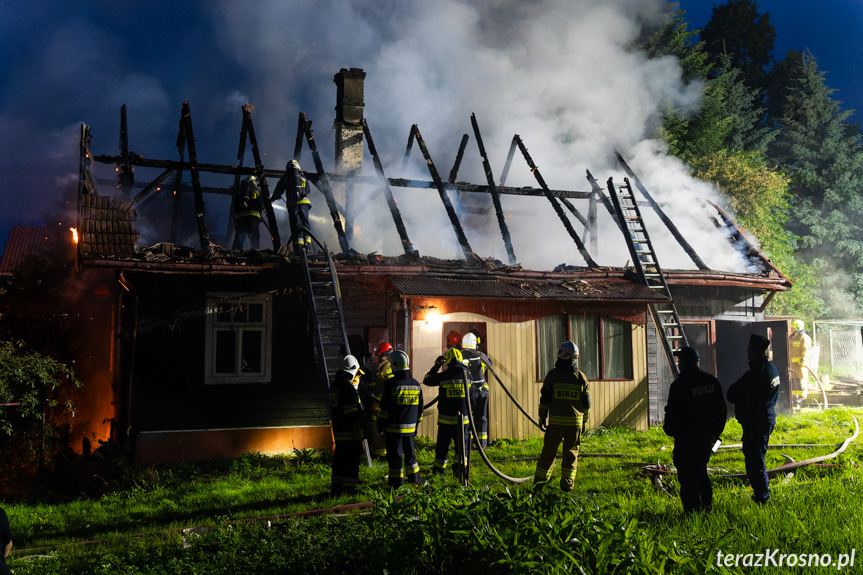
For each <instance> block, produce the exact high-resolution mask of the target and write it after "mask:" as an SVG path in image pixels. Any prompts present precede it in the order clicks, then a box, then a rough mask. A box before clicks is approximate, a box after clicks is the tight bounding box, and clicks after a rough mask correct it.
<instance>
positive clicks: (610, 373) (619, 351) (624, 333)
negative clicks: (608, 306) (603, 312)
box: [602, 318, 632, 379]
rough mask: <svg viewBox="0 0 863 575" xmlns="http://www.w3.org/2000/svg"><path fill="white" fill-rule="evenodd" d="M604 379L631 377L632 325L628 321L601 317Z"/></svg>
mask: <svg viewBox="0 0 863 575" xmlns="http://www.w3.org/2000/svg"><path fill="white" fill-rule="evenodd" d="M602 331H603V336H604V340H605V341H604V342H603V344H604V348H603V355H604V357H603V361H604V364H605V377H606V379H632V327H631V326H630V323H629V322H628V321H623V320H620V319H607V318H605V319H603V320H602Z"/></svg>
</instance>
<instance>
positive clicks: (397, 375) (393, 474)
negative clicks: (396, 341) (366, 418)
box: [378, 350, 423, 487]
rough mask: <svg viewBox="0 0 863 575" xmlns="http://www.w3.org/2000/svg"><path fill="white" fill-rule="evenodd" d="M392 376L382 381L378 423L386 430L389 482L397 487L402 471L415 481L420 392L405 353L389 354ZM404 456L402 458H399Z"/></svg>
mask: <svg viewBox="0 0 863 575" xmlns="http://www.w3.org/2000/svg"><path fill="white" fill-rule="evenodd" d="M390 364H391V366H392V371H393V377H391V378H390V379H388V380H387V381H386V383H385V384H384V391H383V395H382V396H381V411H380V414H378V426H379V427H382V429H383V431H384V432H385V434H386V445H387V462H388V463H389V469H390V471H389V485H390V486H391V487H400V486H402V485H404V483H405V475H407V480H408V482H410V483H413V484H415V485H419V484H420V483H421V478H420V466H419V463H417V455H416V451H415V449H414V437H415V436H416V434H417V425H419V423H420V422H421V421H422V418H423V392H422V388H421V387H420V384H419V382H418V381H417V380H415V379H414V378H413V377H411V373H410V371H409V370H410V359H409V358H408V354H406V353H405V352H403V351H401V350H399V351H394V352H393V353H392V355H391V356H390ZM403 459H404V461H403Z"/></svg>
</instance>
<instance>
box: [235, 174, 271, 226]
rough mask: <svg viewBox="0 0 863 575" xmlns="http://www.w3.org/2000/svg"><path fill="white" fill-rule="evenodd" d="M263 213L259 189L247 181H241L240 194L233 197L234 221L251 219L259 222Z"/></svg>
mask: <svg viewBox="0 0 863 575" xmlns="http://www.w3.org/2000/svg"><path fill="white" fill-rule="evenodd" d="M263 211H264V204H263V200H262V199H261V188H259V187H258V185H257V184H253V183H252V182H250V181H249V180H243V181H242V182H241V183H240V193H239V194H237V195H236V196H235V197H234V219H235V220H239V219H240V218H249V217H252V218H258V219H259V220H260V219H261V212H263Z"/></svg>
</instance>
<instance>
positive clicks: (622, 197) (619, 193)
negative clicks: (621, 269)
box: [608, 178, 689, 375]
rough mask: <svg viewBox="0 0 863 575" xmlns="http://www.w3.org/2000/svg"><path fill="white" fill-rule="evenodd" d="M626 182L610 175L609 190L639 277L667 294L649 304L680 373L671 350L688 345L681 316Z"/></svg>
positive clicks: (674, 369)
mask: <svg viewBox="0 0 863 575" xmlns="http://www.w3.org/2000/svg"><path fill="white" fill-rule="evenodd" d="M623 181H624V182H625V183H624V184H623V185H622V186H617V185H615V183H614V181H613V179H612V178H608V192H609V195H611V201H612V203H613V204H614V209H615V211H616V212H617V217H618V219H619V221H620V224H621V226H622V229H623V230H624V234H623V235H624V237H625V238H626V245H627V247H628V248H629V254H630V256H631V257H632V262H633V265H634V266H635V270H636V272H638V278H639V279H640V280H641V283H642V284H644V285H645V286H647V287H648V288H650V289H652V290H656V291H658V292H660V293H662V294H663V295H665V296H666V297H668V300H667V301H664V302H662V303H653V304H649V305H648V308H649V309H650V316H651V317H652V318H653V323H654V325H655V326H656V331H657V332H658V333H659V339H660V340H661V341H662V347H663V349H664V350H665V357H666V359H667V360H668V365H669V367H670V368H671V372H672V373H673V374H674V375H678V374H679V371H678V369H677V363H676V362H675V361H674V356H673V355H672V353H673V352H674V351H675V350H677V349H680V348H681V347H686V346H688V345H689V343H688V341H687V339H686V333H685V332H684V331H683V326H682V325H681V323H680V317H679V316H678V315H677V308H675V307H674V300H673V299H672V298H671V292H670V291H669V289H668V284H667V283H666V282H665V275H664V274H663V273H662V268H661V267H660V266H659V260H657V258H656V252H655V251H654V249H653V244H652V243H651V242H650V236H649V235H648V234H647V228H645V226H644V220H643V219H642V218H641V210H639V209H638V204H637V203H636V201H635V196H633V195H632V186H631V185H630V183H629V178H623Z"/></svg>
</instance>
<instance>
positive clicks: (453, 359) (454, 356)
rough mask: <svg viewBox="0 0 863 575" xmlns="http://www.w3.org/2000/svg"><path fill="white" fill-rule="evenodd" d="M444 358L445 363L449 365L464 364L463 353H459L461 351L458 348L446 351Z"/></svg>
mask: <svg viewBox="0 0 863 575" xmlns="http://www.w3.org/2000/svg"><path fill="white" fill-rule="evenodd" d="M443 358H444V361H446V362H447V363H448V364H449V363H461V362H462V355H461V351H459V349H458V348H457V347H451V348H449V349H448V350H446V354H444V356H443Z"/></svg>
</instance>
